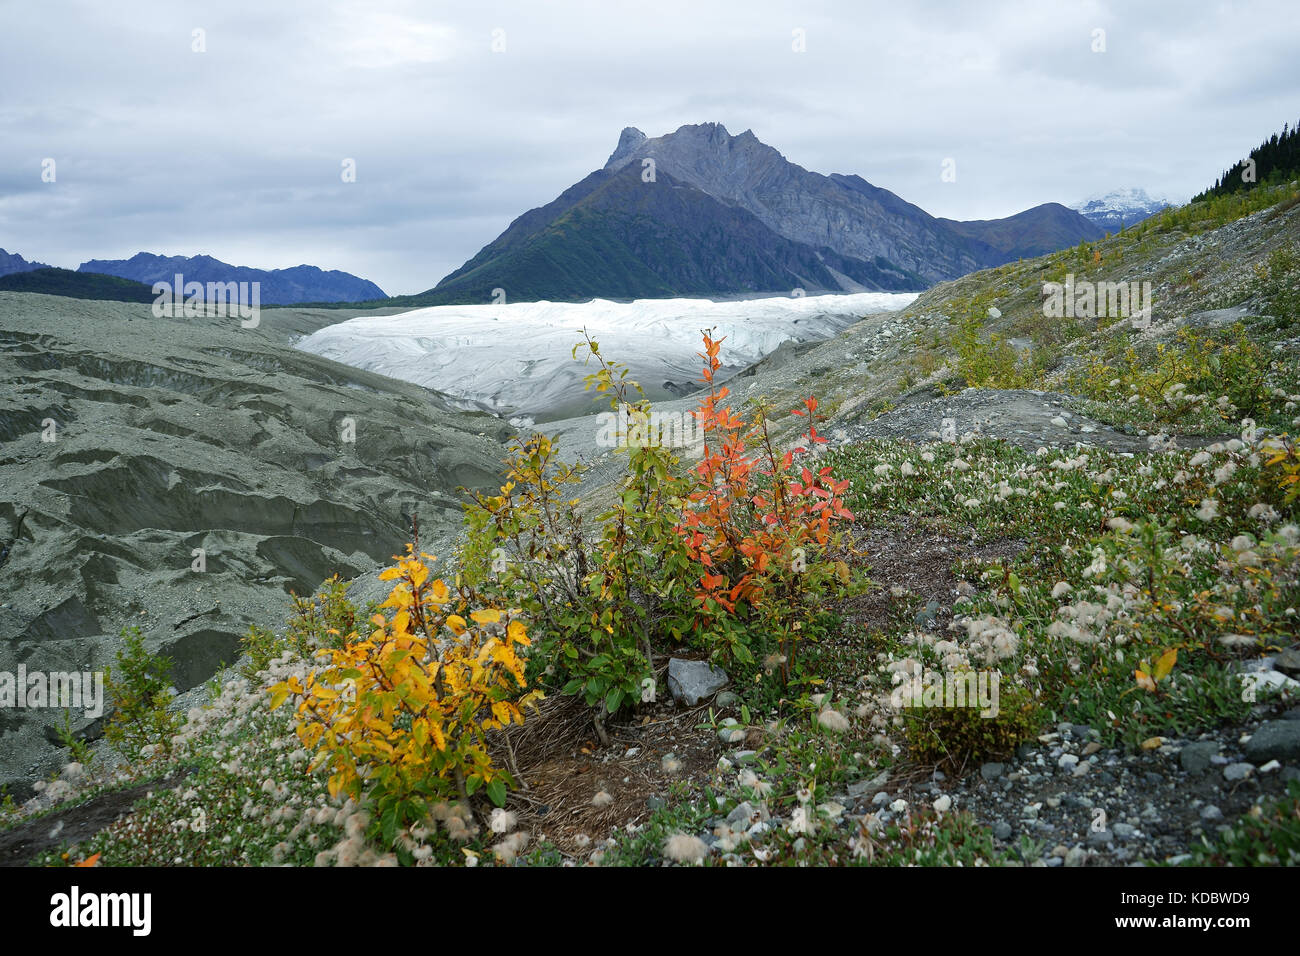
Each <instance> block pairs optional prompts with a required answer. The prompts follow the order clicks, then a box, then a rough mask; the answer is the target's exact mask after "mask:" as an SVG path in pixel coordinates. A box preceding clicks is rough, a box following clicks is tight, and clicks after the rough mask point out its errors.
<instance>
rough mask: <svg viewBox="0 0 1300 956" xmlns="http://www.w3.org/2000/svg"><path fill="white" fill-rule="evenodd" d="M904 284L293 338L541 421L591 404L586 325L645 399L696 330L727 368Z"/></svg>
mask: <svg viewBox="0 0 1300 956" xmlns="http://www.w3.org/2000/svg"><path fill="white" fill-rule="evenodd" d="M915 298H916V295H915V294H914V293H886V292H867V293H858V294H855V295H821V296H811V295H810V296H805V297H789V298H782V297H774V298H768V299H750V300H747V301H740V302H712V301H709V300H708V299H640V300H637V301H635V302H627V303H620V302H610V301H607V300H603V299H595V300H593V301H591V302H583V303H560V302H518V303H511V304H509V305H444V306H434V307H432V308H427V309H417V310H415V311H414V312H403V313H401V314H400V315H385V316H367V317H365V318H361V319H351V320H349V321H347V322H340V323H338V324H337V325H329V326H326V327H325V328H323V329H320V330H319V331H317V332H315V333H313V334H312V335H309V336H308V337H307V338H305V339H303V340H302V341H301V342H299V343H298V348H300V349H302V350H303V351H305V352H311V353H314V354H316V355H323V356H325V357H326V358H330V359H334V360H335V361H337V362H342V363H343V364H345V365H351V366H353V367H356V368H364V369H367V370H369V371H372V372H379V373H380V374H382V375H388V376H391V377H392V378H398V379H403V380H405V381H408V382H414V383H415V384H417V385H424V386H425V387H427V388H433V389H437V390H438V391H440V392H442V393H443V394H444V395H448V396H450V397H451V399H452V401H453V402H455V403H456V404H458V405H460V406H461V407H463V408H468V409H481V410H485V411H492V412H497V413H508V414H511V415H528V416H533V417H535V418H537V419H538V420H545V419H548V418H556V417H566V416H567V415H576V414H585V413H586V412H588V411H590V410H591V408H592V405H591V398H590V396H587V395H585V394H584V390H583V377H584V376H585V375H587V374H588V373H589V372H591V371H592V369H591V367H590V366H584V365H583V363H582V362H581V361H574V358H573V346H574V345H575V344H576V343H578V342H580V341H582V331H583V329H586V330H587V331H588V332H589V333H590V334H591V336H592V338H594V339H595V340H596V341H597V342H599V344H600V349H601V354H602V355H608V356H609V358H610V359H612V360H614V361H617V362H624V363H626V364H627V365H628V366H629V368H630V374H631V377H632V378H633V379H634V380H636V381H638V382H640V383H641V385H642V387H643V388H644V389H645V393H646V396H647V397H648V398H650V399H652V400H654V401H658V400H660V399H665V398H673V397H675V393H674V390H673V389H672V388H670V387H669V386H670V385H671V384H672V383H679V384H682V383H692V382H695V381H697V380H698V379H699V377H700V364H701V363H700V359H699V356H698V355H697V354H696V353H698V352H699V350H700V348H701V343H700V329H707V328H709V327H710V326H712V327H714V328H716V329H717V331H716V332H715V333H714V334H715V335H716V336H723V337H725V341H724V342H723V344H722V351H721V354H720V356H719V357H720V358H721V359H722V362H723V368H724V371H730V372H735V371H737V370H739V369H740V368H743V367H744V366H746V365H749V364H751V363H753V362H757V361H758V360H759V359H761V358H763V357H764V356H765V355H768V354H770V353H771V352H774V351H775V350H776V349H777V347H778V346H780V345H781V344H782V343H783V342H787V341H790V340H794V341H796V342H807V341H816V340H821V339H828V338H830V337H832V336H834V335H837V334H838V333H839V332H841V331H842V330H844V329H846V328H848V326H850V325H852V324H853V323H854V322H857V321H858V320H859V319H861V318H862V317H864V316H866V315H870V314H871V313H873V312H884V311H887V310H893V309H901V308H903V307H904V306H906V305H908V304H909V303H911V302H912V301H913V300H914V299H915Z"/></svg>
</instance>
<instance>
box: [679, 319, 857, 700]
mask: <svg viewBox="0 0 1300 956" xmlns="http://www.w3.org/2000/svg"><path fill="white" fill-rule="evenodd" d="M721 344H722V340H720V339H719V340H714V339H712V338H710V337H709V336H708V335H705V337H704V345H705V352H704V355H703V357H704V359H705V363H706V364H705V367H704V376H703V378H704V382H705V384H707V385H708V386H709V387H710V388H709V392H708V394H707V395H705V396H704V398H703V399H702V400H701V402H700V407H699V409H698V410H697V411H696V413H695V414H696V416H697V417H698V419H699V421H700V423H701V426H702V428H703V431H704V451H703V456H702V458H701V460H700V462H699V464H698V465H696V466H695V468H694V469H693V470H692V478H693V481H692V484H691V486H690V488H689V490H688V493H687V494H686V496H685V497H686V503H685V507H684V508H683V510H682V513H681V521H680V524H679V525H678V532H679V533H680V534H681V535H682V537H683V539H684V540H685V542H686V554H687V557H688V558H690V560H691V561H693V562H694V563H695V565H696V571H697V577H696V579H695V580H696V582H697V584H696V590H695V607H694V609H693V615H692V621H691V628H692V629H693V631H694V632H695V633H697V634H699V635H702V636H703V638H704V640H705V643H706V645H707V646H709V647H710V648H711V649H712V651H713V654H714V656H715V657H721V658H724V659H728V660H733V661H737V662H739V663H741V664H754V663H756V658H755V653H754V651H755V649H756V648H757V649H760V650H761V651H763V652H766V657H765V661H764V663H765V665H766V669H767V670H768V671H769V672H779V673H780V675H781V679H782V681H783V682H784V681H788V680H789V678H790V675H791V672H792V670H793V669H794V668H795V667H796V664H797V657H798V651H799V645H800V643H801V638H802V637H803V635H804V628H805V625H806V623H807V621H808V620H809V619H811V618H812V617H813V616H814V615H815V614H816V613H817V611H818V610H819V609H820V608H821V606H822V605H823V603H824V601H825V599H826V598H827V597H828V596H829V595H830V594H831V593H833V592H835V591H836V590H838V589H839V588H841V587H843V586H846V585H848V583H849V568H848V565H847V564H846V563H845V562H844V561H843V560H842V559H838V558H835V557H834V556H833V555H834V554H835V553H836V549H837V547H839V546H841V545H842V544H843V533H842V531H841V530H840V528H841V526H842V525H844V524H846V523H851V522H852V520H853V515H852V513H851V512H850V511H849V510H848V509H847V508H845V506H844V501H843V499H842V497H841V496H842V495H843V494H844V492H845V490H846V489H847V488H848V481H837V480H836V479H835V477H834V475H833V474H832V469H831V468H830V467H829V466H824V467H820V468H818V467H816V462H815V461H814V459H815V458H816V456H817V451H818V449H819V446H822V445H825V444H826V438H825V437H823V436H822V435H819V434H818V433H817V425H816V421H817V399H816V398H813V397H809V398H808V399H806V400H805V402H804V406H803V407H802V408H796V409H794V410H793V411H792V414H794V415H797V416H801V417H804V418H806V419H807V421H808V428H807V430H806V431H805V432H804V433H803V434H802V435H801V436H800V441H801V442H802V444H800V445H798V446H796V447H794V448H791V449H789V450H786V451H780V450H778V448H777V447H776V444H775V441H774V439H773V436H772V432H771V428H770V417H769V416H770V409H769V408H767V407H766V406H763V405H760V406H759V407H758V409H757V410H756V413H755V415H754V419H753V421H746V420H745V419H744V418H742V417H740V416H738V415H736V414H735V413H734V412H733V411H732V410H731V409H730V408H728V407H726V406H724V405H722V404H721V403H722V401H723V400H724V399H725V398H726V397H727V395H728V394H729V393H728V389H727V388H726V387H725V386H719V385H717V384H715V381H714V379H715V375H716V373H717V370H718V369H719V368H720V367H721V361H720V360H719V358H718V352H719V349H720V346H721ZM809 464H811V465H813V467H812V468H810V467H808V465H809Z"/></svg>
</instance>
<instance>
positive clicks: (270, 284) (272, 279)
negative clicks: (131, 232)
mask: <svg viewBox="0 0 1300 956" xmlns="http://www.w3.org/2000/svg"><path fill="white" fill-rule="evenodd" d="M77 271H78V272H98V273H103V274H104V275H112V276H119V277H121V278H123V279H134V280H135V281H136V282H143V283H145V284H147V285H152V284H153V283H155V282H172V281H173V280H174V279H175V277H176V275H177V274H181V275H183V276H184V277H185V281H186V282H190V281H193V282H202V283H208V282H259V283H261V288H260V292H261V304H262V305H294V304H298V303H303V302H366V301H371V300H374V299H382V298H384V290H383V289H381V288H379V286H377V285H375V284H374V283H373V282H370V281H368V280H366V279H362V278H359V277H358V276H354V275H352V274H351V273H348V272H340V271H339V270H337V269H333V270H330V271H328V272H327V271H325V270H323V269H320V268H318V267H316V266H308V265H301V266H293V267H292V268H289V269H254V268H250V267H248V266H233V265H230V264H229V263H226V262H222V261H221V260H220V259H214V258H212V257H211V256H204V255H198V256H160V255H155V254H153V253H149V252H140V253H136V254H135V255H134V256H132V257H131V258H130V259H91V260H88V261H87V262H83V263H82V264H81V265H80V266H79V267H78V268H77Z"/></svg>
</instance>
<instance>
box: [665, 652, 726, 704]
mask: <svg viewBox="0 0 1300 956" xmlns="http://www.w3.org/2000/svg"><path fill="white" fill-rule="evenodd" d="M729 680H730V678H728V677H727V672H726V671H724V670H723V669H722V668H720V667H713V666H711V665H710V664H709V663H708V662H707V661H688V660H683V659H681V658H679V657H674V658H673V659H672V660H670V661H669V662H668V692H669V693H670V694H672V695H673V698H674V699H675V700H678V701H681V702H682V703H683V704H685V705H686V706H687V707H694V706H695V705H696V704H698V703H699V702H700V701H701V700H703V699H704V698H705V697H708V696H710V695H712V694H716V693H717V692H718V691H720V690H722V688H724V687H726V686H727V683H728V681H729Z"/></svg>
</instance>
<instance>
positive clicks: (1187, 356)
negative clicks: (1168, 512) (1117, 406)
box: [1067, 323, 1295, 428]
mask: <svg viewBox="0 0 1300 956" xmlns="http://www.w3.org/2000/svg"><path fill="white" fill-rule="evenodd" d="M1294 377H1295V373H1294V369H1289V368H1288V367H1287V363H1284V362H1283V361H1282V360H1281V359H1280V358H1279V357H1278V356H1276V355H1274V354H1273V353H1271V352H1269V351H1268V350H1267V349H1266V348H1265V347H1264V346H1263V345H1261V344H1260V343H1259V342H1258V341H1256V340H1255V339H1254V338H1253V337H1252V336H1251V335H1250V333H1249V331H1248V330H1247V329H1246V327H1245V326H1244V325H1242V324H1241V323H1237V324H1236V325H1234V326H1233V327H1232V328H1231V329H1229V330H1227V331H1225V332H1223V333H1218V334H1213V335H1209V334H1200V333H1197V332H1194V331H1192V330H1190V329H1186V328H1184V329H1180V330H1179V331H1178V333H1177V336H1176V337H1175V340H1174V341H1173V342H1170V343H1164V342H1160V343H1157V344H1156V345H1155V346H1154V347H1153V348H1151V349H1144V350H1141V351H1139V350H1138V349H1137V348H1136V347H1134V346H1132V345H1129V346H1127V347H1126V348H1124V349H1123V350H1122V351H1121V352H1120V354H1119V355H1117V356H1113V357H1104V356H1100V355H1096V354H1094V355H1092V356H1090V357H1089V359H1088V364H1087V366H1086V367H1085V368H1084V369H1082V370H1081V371H1080V372H1079V373H1076V374H1074V375H1073V376H1071V378H1070V380H1069V381H1068V383H1067V384H1068V386H1069V387H1070V388H1071V390H1072V391H1075V392H1077V393H1078V394H1080V395H1082V396H1084V397H1085V398H1089V399H1093V400H1095V401H1099V402H1110V403H1123V404H1127V405H1130V406H1134V408H1133V414H1132V415H1131V416H1129V417H1131V418H1133V419H1134V420H1135V421H1151V422H1155V423H1159V424H1166V425H1172V424H1177V423H1180V422H1185V423H1187V424H1190V425H1193V426H1199V427H1201V428H1215V427H1222V425H1223V423H1224V422H1232V423H1233V424H1235V423H1236V422H1238V421H1239V420H1240V419H1241V418H1242V417H1247V418H1251V419H1254V420H1256V421H1258V422H1259V423H1260V424H1261V425H1262V424H1264V423H1265V422H1266V421H1270V420H1279V421H1280V419H1279V418H1278V416H1280V415H1281V414H1282V413H1283V412H1284V410H1285V404H1286V402H1287V397H1286V391H1285V386H1291V387H1294V384H1295V382H1294Z"/></svg>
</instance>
